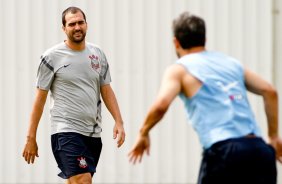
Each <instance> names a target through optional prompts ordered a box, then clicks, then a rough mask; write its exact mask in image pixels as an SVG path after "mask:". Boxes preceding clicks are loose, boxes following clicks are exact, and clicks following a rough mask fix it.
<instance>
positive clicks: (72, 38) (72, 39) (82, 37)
mask: <svg viewBox="0 0 282 184" xmlns="http://www.w3.org/2000/svg"><path fill="white" fill-rule="evenodd" d="M77 32H80V33H81V37H79V38H76V37H75V36H74V34H76V33H77ZM85 36H86V33H85V32H83V31H76V32H74V33H73V34H72V35H69V39H70V40H71V41H72V42H74V43H81V42H82V41H84V39H85Z"/></svg>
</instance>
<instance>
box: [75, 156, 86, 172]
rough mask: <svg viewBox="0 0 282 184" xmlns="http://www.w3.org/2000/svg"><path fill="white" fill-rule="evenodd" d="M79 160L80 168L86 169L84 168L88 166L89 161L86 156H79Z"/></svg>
mask: <svg viewBox="0 0 282 184" xmlns="http://www.w3.org/2000/svg"><path fill="white" fill-rule="evenodd" d="M77 160H78V161H79V167H80V168H83V169H84V168H86V167H87V162H86V160H85V158H84V157H79V158H77Z"/></svg>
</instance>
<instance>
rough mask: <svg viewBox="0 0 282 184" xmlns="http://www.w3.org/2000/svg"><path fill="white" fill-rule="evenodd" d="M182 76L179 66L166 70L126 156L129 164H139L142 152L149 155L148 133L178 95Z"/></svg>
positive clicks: (181, 69) (182, 70)
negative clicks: (135, 139) (133, 143)
mask: <svg viewBox="0 0 282 184" xmlns="http://www.w3.org/2000/svg"><path fill="white" fill-rule="evenodd" d="M184 74H185V70H184V68H183V67H182V66H180V65H172V66H170V67H169V68H168V69H167V70H166V72H165V74H164V76H163V80H162V83H161V87H160V90H159V93H158V95H157V98H156V100H155V101H154V103H153V104H152V106H151V108H150V109H149V112H148V114H147V116H146V117H145V120H144V122H143V125H142V127H141V129H140V132H139V135H138V137H137V141H136V143H135V145H134V146H133V148H132V150H131V151H130V152H129V154H128V156H129V159H130V162H133V163H134V164H135V163H136V161H137V160H138V161H139V162H141V160H142V157H143V153H144V151H145V152H147V154H148V155H149V152H150V138H149V132H150V130H151V129H152V128H153V127H154V126H155V125H156V124H157V123H158V122H159V121H160V120H161V119H162V117H163V116H164V115H165V113H166V112H167V109H168V108H169V106H170V104H171V103H172V101H173V100H174V99H175V97H176V96H177V95H178V94H179V93H180V91H181V80H182V76H183V75H184Z"/></svg>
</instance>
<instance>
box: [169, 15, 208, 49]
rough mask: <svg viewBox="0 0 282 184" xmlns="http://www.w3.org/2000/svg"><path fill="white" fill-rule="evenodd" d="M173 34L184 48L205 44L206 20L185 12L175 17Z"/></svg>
mask: <svg viewBox="0 0 282 184" xmlns="http://www.w3.org/2000/svg"><path fill="white" fill-rule="evenodd" d="M173 34H174V36H175V37H176V39H177V40H178V41H179V43H180V45H181V47H182V48H183V49H190V48H192V47H196V46H205V42H206V28H205V21H204V20H203V19H202V18H200V17H197V16H195V15H191V14H190V13H188V12H184V13H182V14H180V16H179V17H177V18H176V19H174V21H173Z"/></svg>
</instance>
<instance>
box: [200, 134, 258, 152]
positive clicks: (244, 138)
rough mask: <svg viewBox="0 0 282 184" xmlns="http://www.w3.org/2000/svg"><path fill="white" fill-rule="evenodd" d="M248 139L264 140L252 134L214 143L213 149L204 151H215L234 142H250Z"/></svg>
mask: <svg viewBox="0 0 282 184" xmlns="http://www.w3.org/2000/svg"><path fill="white" fill-rule="evenodd" d="M248 139H253V140H262V138H261V137H259V136H257V135H255V134H253V133H251V134H247V135H245V136H242V137H236V138H229V139H226V140H222V141H219V142H216V143H214V144H213V145H212V146H211V147H209V148H207V149H204V150H209V149H213V148H216V147H219V146H222V145H224V144H228V143H230V142H233V141H242V140H248Z"/></svg>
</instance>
